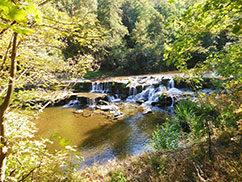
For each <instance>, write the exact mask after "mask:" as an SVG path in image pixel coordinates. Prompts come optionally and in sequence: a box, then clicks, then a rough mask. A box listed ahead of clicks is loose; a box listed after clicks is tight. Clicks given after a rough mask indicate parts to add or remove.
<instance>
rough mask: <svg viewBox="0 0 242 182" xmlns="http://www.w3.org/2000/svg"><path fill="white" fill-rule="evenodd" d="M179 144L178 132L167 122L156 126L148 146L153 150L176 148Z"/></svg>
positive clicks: (174, 126)
mask: <svg viewBox="0 0 242 182" xmlns="http://www.w3.org/2000/svg"><path fill="white" fill-rule="evenodd" d="M178 142H179V130H178V128H177V126H176V125H175V124H170V123H168V122H166V123H164V124H163V125H157V126H156V130H155V131H154V133H153V134H152V138H151V140H150V145H151V146H152V147H153V148H154V149H155V150H159V149H172V148H177V147H178Z"/></svg>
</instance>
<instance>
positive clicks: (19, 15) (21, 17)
mask: <svg viewBox="0 0 242 182" xmlns="http://www.w3.org/2000/svg"><path fill="white" fill-rule="evenodd" d="M27 16H28V13H27V12H26V11H24V10H23V9H22V8H21V7H19V6H14V7H12V8H11V9H10V10H9V17H10V18H11V19H13V20H15V21H16V22H18V23H22V22H25V21H27Z"/></svg>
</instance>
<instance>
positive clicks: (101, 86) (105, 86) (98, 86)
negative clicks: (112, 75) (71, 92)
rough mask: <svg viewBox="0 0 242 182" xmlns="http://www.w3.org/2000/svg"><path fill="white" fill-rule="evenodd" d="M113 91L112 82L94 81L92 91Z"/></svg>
mask: <svg viewBox="0 0 242 182" xmlns="http://www.w3.org/2000/svg"><path fill="white" fill-rule="evenodd" d="M110 91H111V83H108V82H104V83H102V82H93V83H92V88H91V91H90V92H91V93H108V92H110Z"/></svg>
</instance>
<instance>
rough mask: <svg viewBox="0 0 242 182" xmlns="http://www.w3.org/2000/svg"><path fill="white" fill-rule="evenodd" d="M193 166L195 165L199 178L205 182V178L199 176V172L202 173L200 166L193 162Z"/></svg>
mask: <svg viewBox="0 0 242 182" xmlns="http://www.w3.org/2000/svg"><path fill="white" fill-rule="evenodd" d="M194 167H195V169H196V171H197V175H198V177H199V179H200V180H201V181H202V182H207V180H206V179H204V178H203V177H202V176H201V174H203V171H202V170H201V168H200V167H199V166H197V165H196V164H194Z"/></svg>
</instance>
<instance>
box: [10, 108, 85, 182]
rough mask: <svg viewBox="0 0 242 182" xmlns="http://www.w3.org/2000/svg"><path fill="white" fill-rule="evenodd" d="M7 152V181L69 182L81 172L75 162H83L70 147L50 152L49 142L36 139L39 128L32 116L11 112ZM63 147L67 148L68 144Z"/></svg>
mask: <svg viewBox="0 0 242 182" xmlns="http://www.w3.org/2000/svg"><path fill="white" fill-rule="evenodd" d="M6 128H7V136H8V151H9V155H8V156H7V163H6V181H29V182H39V181H60V182H61V181H67V180H69V179H71V176H72V174H73V172H74V171H75V170H76V169H78V165H77V163H76V162H74V159H73V157H75V160H76V161H77V160H82V158H81V157H80V155H79V154H78V153H77V152H76V150H75V149H74V148H72V147H71V146H65V149H63V150H59V151H55V152H49V151H48V149H47V146H48V145H51V143H52V141H51V140H48V139H39V140H37V139H35V137H34V133H35V132H36V128H35V127H34V124H33V123H32V122H30V121H29V117H27V116H25V115H23V114H20V113H13V112H10V113H8V115H7V123H6ZM61 141H62V144H64V145H65V143H63V140H61Z"/></svg>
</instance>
